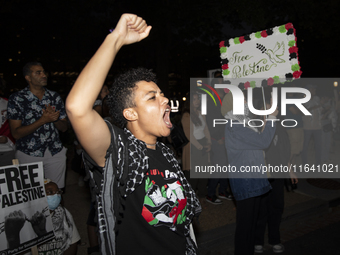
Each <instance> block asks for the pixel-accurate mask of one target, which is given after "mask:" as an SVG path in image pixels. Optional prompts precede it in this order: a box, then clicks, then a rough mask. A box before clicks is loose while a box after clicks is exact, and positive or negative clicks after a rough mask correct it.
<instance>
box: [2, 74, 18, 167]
mask: <svg viewBox="0 0 340 255" xmlns="http://www.w3.org/2000/svg"><path fill="white" fill-rule="evenodd" d="M5 89H6V85H5V82H4V80H2V79H1V78H0V111H1V120H0V166H8V165H12V159H14V157H15V139H14V138H13V136H12V134H11V130H10V128H9V124H8V120H7V103H8V100H7V98H5V97H3V95H4V92H5Z"/></svg>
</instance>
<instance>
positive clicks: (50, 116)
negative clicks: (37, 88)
mask: <svg viewBox="0 0 340 255" xmlns="http://www.w3.org/2000/svg"><path fill="white" fill-rule="evenodd" d="M42 111H43V114H42V116H41V117H40V119H38V120H37V121H35V122H34V123H32V124H30V125H27V126H22V121H21V120H11V119H10V120H8V121H9V126H10V129H11V133H12V136H13V137H14V139H16V140H18V139H20V138H23V137H25V136H27V135H29V134H32V133H33V132H34V131H35V130H37V129H38V128H39V127H41V126H42V125H44V124H46V123H49V122H54V121H57V120H58V117H59V112H54V113H53V112H50V111H47V110H45V109H43V110H42Z"/></svg>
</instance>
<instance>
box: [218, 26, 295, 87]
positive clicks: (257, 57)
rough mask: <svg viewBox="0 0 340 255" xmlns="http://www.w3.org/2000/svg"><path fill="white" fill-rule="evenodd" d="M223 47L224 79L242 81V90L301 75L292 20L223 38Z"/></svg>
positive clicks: (221, 46) (221, 43)
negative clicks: (249, 32)
mask: <svg viewBox="0 0 340 255" xmlns="http://www.w3.org/2000/svg"><path fill="white" fill-rule="evenodd" d="M219 47H220V53H221V65H222V74H223V78H224V80H230V81H231V84H234V85H239V84H238V83H242V89H247V88H248V87H253V88H254V87H261V86H264V85H269V86H271V85H273V84H278V83H284V82H285V81H287V80H288V81H289V80H293V79H297V78H300V76H301V73H302V72H301V70H300V65H299V61H298V48H297V45H296V36H295V29H294V27H293V25H292V24H291V23H288V24H285V25H282V26H277V27H274V28H270V29H266V30H263V31H258V32H255V33H251V34H249V35H245V36H240V37H235V38H232V39H229V40H225V41H221V42H220V44H219ZM263 79H265V82H264V83H263ZM236 83H237V84H236Z"/></svg>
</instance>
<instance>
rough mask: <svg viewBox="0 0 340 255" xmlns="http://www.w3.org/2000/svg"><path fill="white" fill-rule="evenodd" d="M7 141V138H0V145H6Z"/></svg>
mask: <svg viewBox="0 0 340 255" xmlns="http://www.w3.org/2000/svg"><path fill="white" fill-rule="evenodd" d="M7 141H8V139H7V136H4V135H2V136H0V143H7Z"/></svg>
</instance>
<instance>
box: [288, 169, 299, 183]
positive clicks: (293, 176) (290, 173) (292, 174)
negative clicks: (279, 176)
mask: <svg viewBox="0 0 340 255" xmlns="http://www.w3.org/2000/svg"><path fill="white" fill-rule="evenodd" d="M289 177H290V179H291V180H292V183H293V184H297V183H298V182H299V180H298V177H297V176H296V174H295V173H294V172H289Z"/></svg>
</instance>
